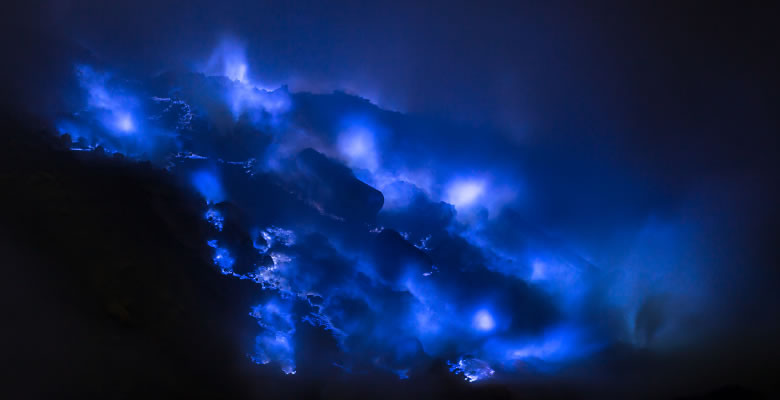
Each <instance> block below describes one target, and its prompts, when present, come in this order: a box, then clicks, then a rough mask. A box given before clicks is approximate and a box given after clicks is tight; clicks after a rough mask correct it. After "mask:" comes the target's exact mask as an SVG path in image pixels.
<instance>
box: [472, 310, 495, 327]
mask: <svg viewBox="0 0 780 400" xmlns="http://www.w3.org/2000/svg"><path fill="white" fill-rule="evenodd" d="M472 322H473V325H474V327H475V328H477V329H478V330H480V331H483V332H488V331H491V330H493V328H495V327H496V321H495V320H494V319H493V316H492V315H491V314H490V312H488V311H487V310H479V311H477V313H476V314H474V320H473V321H472Z"/></svg>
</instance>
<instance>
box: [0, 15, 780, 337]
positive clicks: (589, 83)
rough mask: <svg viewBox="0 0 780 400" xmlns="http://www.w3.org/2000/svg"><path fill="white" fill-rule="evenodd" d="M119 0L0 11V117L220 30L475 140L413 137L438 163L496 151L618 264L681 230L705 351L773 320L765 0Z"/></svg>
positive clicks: (272, 57) (306, 82)
mask: <svg viewBox="0 0 780 400" xmlns="http://www.w3.org/2000/svg"><path fill="white" fill-rule="evenodd" d="M119 3H120V2H107V1H68V0H62V1H30V2H24V3H17V4H13V5H11V4H9V5H4V6H3V7H2V8H3V9H4V10H3V12H2V14H3V17H0V18H2V23H3V26H4V28H3V31H4V32H3V34H2V36H1V37H0V43H2V54H3V62H2V66H0V74H2V76H1V77H0V89H1V90H2V92H1V93H0V101H2V106H3V107H4V112H17V113H18V112H23V113H25V114H27V115H32V116H35V117H39V118H40V119H41V120H43V121H47V122H50V120H51V119H53V118H55V117H56V116H58V115H61V113H63V112H68V111H69V110H70V109H69V107H70V104H71V102H70V99H71V97H72V96H73V92H74V90H75V88H77V87H78V83H77V82H76V81H75V79H74V77H73V64H74V63H76V62H88V63H90V64H92V65H95V66H102V67H105V68H110V69H112V70H113V71H116V72H117V73H118V74H122V75H124V76H127V77H132V78H136V79H139V80H140V79H145V78H148V77H149V76H152V75H155V74H158V73H161V72H163V71H165V70H169V69H199V68H201V66H202V63H203V62H204V60H206V59H208V57H209V55H210V54H211V53H212V51H213V50H214V48H215V47H216V46H217V45H218V44H219V43H220V42H222V41H223V40H224V39H225V38H228V39H231V40H233V41H237V42H240V43H242V44H243V45H244V46H245V47H246V53H247V58H248V63H249V65H250V71H249V75H250V77H251V78H252V80H253V82H261V83H262V84H264V85H266V86H268V87H272V88H276V87H278V86H280V85H284V84H287V85H289V87H290V90H291V91H294V92H317V93H330V92H331V91H333V90H344V91H346V92H348V93H352V94H356V95H358V96H362V97H365V98H367V99H369V100H370V101H372V102H373V103H375V104H377V105H378V106H380V107H382V108H385V109H390V110H395V111H400V112H402V113H404V114H407V115H411V116H416V117H420V118H432V119H435V120H437V121H441V120H445V121H455V122H456V123H457V124H460V126H466V127H471V128H473V129H474V131H476V132H484V135H483V136H480V137H471V136H469V134H468V133H463V132H468V131H463V132H460V131H458V132H453V133H451V134H450V133H447V132H436V133H431V134H429V136H426V137H427V140H429V141H428V142H427V143H429V144H431V145H432V146H435V148H433V149H432V150H431V153H434V154H438V155H439V156H441V159H442V160H445V159H446V157H447V156H448V153H447V152H446V151H445V150H441V149H453V151H454V152H455V153H457V152H458V151H462V152H464V153H466V152H467V151H468V146H469V145H474V144H479V145H484V147H480V148H481V149H490V151H491V152H494V153H495V154H493V153H490V154H487V153H484V154H480V155H479V156H474V157H473V159H479V160H486V159H493V161H492V162H493V163H494V164H495V165H499V166H500V168H501V169H502V170H503V172H505V173H506V174H507V175H510V176H512V177H513V178H517V179H518V180H519V181H521V182H522V183H523V185H524V186H523V187H524V189H523V190H524V191H523V193H524V197H523V198H522V199H521V200H522V201H521V205H522V208H523V210H524V211H522V212H521V214H523V215H522V217H523V218H525V219H526V220H528V221H530V222H532V223H533V224H535V225H536V226H539V227H541V229H543V230H544V231H545V232H546V233H548V234H549V235H551V236H552V237H555V238H558V239H560V240H562V241H563V242H565V243H566V244H567V245H569V246H571V247H572V248H573V249H574V250H575V251H582V252H584V253H586V254H587V258H588V260H589V261H592V262H594V263H597V264H610V263H614V262H617V261H618V260H621V259H623V258H624V257H625V256H626V252H628V250H623V249H624V248H626V247H627V246H629V245H630V244H631V243H632V241H633V239H634V238H636V235H638V234H641V232H643V229H645V228H646V225H647V221H648V220H653V219H658V220H661V221H664V220H668V221H674V223H675V224H676V225H675V226H682V227H685V229H687V231H688V232H694V234H692V235H691V236H686V238H693V239H691V242H690V243H687V244H686V246H687V247H686V249H690V251H688V250H683V251H680V252H679V254H677V255H676V257H678V258H680V259H686V260H693V261H692V262H691V263H692V264H693V265H697V268H703V269H704V270H705V271H707V272H706V273H705V274H703V275H702V276H706V277H704V278H702V279H703V280H706V281H707V282H710V283H711V284H712V285H714V287H715V288H716V290H719V291H722V293H723V296H722V297H721V298H719V299H718V300H717V301H716V302H715V303H714V304H716V305H713V306H712V307H711V309H718V310H720V311H722V313H723V316H722V318H723V319H724V321H725V322H721V323H719V324H717V325H718V326H720V327H722V328H724V329H723V330H724V333H723V335H724V337H727V338H728V339H723V341H722V342H718V343H719V344H718V345H723V344H722V343H726V344H725V346H730V345H731V344H732V343H735V342H740V341H741V338H744V337H752V336H749V335H753V334H755V332H754V331H762V329H763V327H764V326H771V328H772V329H776V328H777V321H776V312H777V300H778V296H777V294H776V293H777V292H776V289H777V279H778V268H777V261H778V257H777V255H778V254H777V235H778V230H777V229H778V226H777V223H778V218H779V216H778V213H777V209H776V204H778V201H780V199H779V198H778V193H777V182H778V179H777V178H778V176H777V172H776V170H778V169H780V168H778V167H780V165H778V132H780V117H779V116H778V115H779V114H778V110H780V95H778V85H777V76H776V75H777V71H780V59H779V57H780V48H779V47H780V41H779V40H778V34H777V28H776V25H777V23H776V22H777V20H778V17H780V13H778V7H777V6H776V5H770V4H769V3H763V4H762V3H759V2H756V3H753V2H748V3H743V4H738V3H733V4H728V5H724V4H719V2H708V3H706V4H704V3H696V4H694V3H693V2H663V3H659V2H558V1H554V2H519V1H513V2H492V1H482V2H454V1H450V2H425V3H423V2H408V4H406V3H404V2H386V3H380V2H363V1H354V2H349V1H347V2H315V1H296V2H259V1H214V0H212V1H206V0H191V1H188V2H178V1H166V0H155V1H147V0H139V1H133V2H129V1H128V2H121V4H119ZM457 154H460V153H457ZM453 157H454V156H453ZM469 160H472V159H469ZM441 163H442V165H445V166H448V165H449V164H447V162H446V161H441ZM637 232H639V233H637ZM718 318H721V316H719V315H715V314H712V313H711V314H710V315H709V316H708V319H718ZM753 321H761V322H760V323H758V324H757V325H754V326H751V322H753ZM764 324H765V325H764ZM767 329H769V328H767ZM745 331H750V334H748V333H744V332H745ZM762 332H764V331H762ZM759 336H760V335H759ZM713 340H714V339H713ZM771 345H772V346H775V347H776V343H773V344H771Z"/></svg>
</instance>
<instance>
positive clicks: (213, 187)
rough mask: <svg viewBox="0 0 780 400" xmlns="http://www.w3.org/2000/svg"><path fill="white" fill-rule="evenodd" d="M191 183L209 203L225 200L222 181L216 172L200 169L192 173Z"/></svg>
mask: <svg viewBox="0 0 780 400" xmlns="http://www.w3.org/2000/svg"><path fill="white" fill-rule="evenodd" d="M192 185H193V186H195V189H197V190H198V192H200V194H201V196H203V197H204V198H205V199H206V201H207V202H209V203H219V202H221V201H223V200H225V193H224V191H223V190H222V183H221V182H220V180H219V177H218V176H217V174H215V173H214V172H212V171H208V170H201V171H197V172H195V173H193V174H192Z"/></svg>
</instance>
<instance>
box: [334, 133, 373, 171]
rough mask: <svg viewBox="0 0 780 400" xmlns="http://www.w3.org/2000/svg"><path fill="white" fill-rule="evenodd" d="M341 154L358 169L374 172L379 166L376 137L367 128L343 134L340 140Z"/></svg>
mask: <svg viewBox="0 0 780 400" xmlns="http://www.w3.org/2000/svg"><path fill="white" fill-rule="evenodd" d="M338 146H339V151H340V152H341V154H342V155H343V156H344V157H345V158H346V160H347V162H348V163H349V164H350V165H352V166H355V167H358V168H365V169H367V170H369V171H374V170H376V169H377V167H378V166H379V165H378V164H379V162H378V160H377V151H376V148H375V145H374V135H373V134H372V133H371V132H370V131H369V130H368V129H365V128H351V129H349V130H347V131H345V132H342V133H341V134H340V135H339V138H338Z"/></svg>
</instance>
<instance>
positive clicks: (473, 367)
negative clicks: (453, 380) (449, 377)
mask: <svg viewBox="0 0 780 400" xmlns="http://www.w3.org/2000/svg"><path fill="white" fill-rule="evenodd" d="M450 372H453V373H455V374H457V375H463V378H464V379H466V380H467V381H469V382H476V381H478V380H482V379H486V378H490V377H491V376H493V374H495V372H496V371H494V370H493V368H490V365H489V364H488V363H487V362H485V361H483V360H480V359H477V358H472V357H463V358H461V359H460V360H458V361H457V362H456V363H450Z"/></svg>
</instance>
